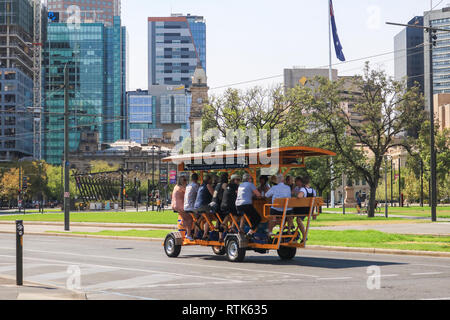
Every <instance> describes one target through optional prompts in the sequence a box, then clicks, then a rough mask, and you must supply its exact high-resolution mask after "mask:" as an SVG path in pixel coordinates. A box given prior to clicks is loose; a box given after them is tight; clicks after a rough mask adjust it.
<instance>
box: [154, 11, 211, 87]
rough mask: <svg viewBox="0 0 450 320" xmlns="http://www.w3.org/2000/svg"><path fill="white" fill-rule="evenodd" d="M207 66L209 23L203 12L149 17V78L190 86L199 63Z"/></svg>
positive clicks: (163, 83)
mask: <svg viewBox="0 0 450 320" xmlns="http://www.w3.org/2000/svg"><path fill="white" fill-rule="evenodd" d="M199 63H201V64H202V66H203V68H204V69H205V70H206V23H205V20H204V18H203V17H200V16H191V15H187V16H182V15H176V14H174V15H172V16H171V17H151V18H148V81H149V84H148V85H149V88H150V86H152V85H184V86H185V87H190V85H191V78H192V76H193V74H194V71H195V69H196V67H197V65H198V64H199Z"/></svg>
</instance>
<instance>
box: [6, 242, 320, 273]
mask: <svg viewBox="0 0 450 320" xmlns="http://www.w3.org/2000/svg"><path fill="white" fill-rule="evenodd" d="M0 249H9V250H13V249H11V248H0ZM27 251H28V252H37V253H50V254H61V255H71V256H77V257H91V258H105V259H112V260H123V261H139V262H146V263H159V264H169V265H179V266H190V267H199V266H201V267H204V268H216V269H228V270H236V271H241V272H242V271H248V272H250V273H254V272H255V270H252V269H244V268H236V267H226V266H211V265H199V264H193V263H183V262H181V263H180V262H174V261H158V260H146V259H136V258H120V257H110V256H99V255H94V256H92V255H86V254H78V253H70V252H57V251H43V250H32V249H26V250H25V252H27ZM258 272H262V273H270V274H280V275H287V276H303V277H311V278H319V276H316V275H311V274H302V273H287V272H279V271H268V270H258Z"/></svg>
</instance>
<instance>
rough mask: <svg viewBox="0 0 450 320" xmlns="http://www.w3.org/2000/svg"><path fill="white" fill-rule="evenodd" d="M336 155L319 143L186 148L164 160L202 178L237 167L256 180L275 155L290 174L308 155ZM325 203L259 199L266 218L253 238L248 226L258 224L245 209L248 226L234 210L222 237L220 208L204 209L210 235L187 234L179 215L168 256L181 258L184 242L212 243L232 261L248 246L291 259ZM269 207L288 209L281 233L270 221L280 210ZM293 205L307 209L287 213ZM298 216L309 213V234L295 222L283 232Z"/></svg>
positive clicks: (168, 239) (167, 242)
mask: <svg viewBox="0 0 450 320" xmlns="http://www.w3.org/2000/svg"><path fill="white" fill-rule="evenodd" d="M335 155H336V154H335V153H334V152H331V151H328V150H323V149H318V148H309V147H282V148H264V149H246V150H233V151H224V152H214V153H195V154H182V155H176V156H171V157H168V158H165V159H163V162H172V163H175V164H177V166H178V172H191V173H194V172H196V173H197V174H198V175H199V177H200V180H203V176H204V175H205V174H208V173H220V172H228V173H229V175H232V174H234V173H236V172H239V173H243V172H246V173H248V174H249V175H250V176H251V177H252V178H253V181H257V179H256V178H257V175H258V174H259V173H260V170H261V169H262V168H269V167H271V166H273V163H272V164H267V163H268V162H269V161H268V159H272V160H274V159H275V161H276V163H277V168H278V172H279V173H282V174H283V175H284V176H286V175H287V174H288V173H289V171H290V170H291V169H295V168H304V167H305V166H306V164H305V163H306V162H305V159H306V158H307V157H319V156H327V157H328V156H335ZM217 159H221V161H217ZM214 160H215V161H214ZM208 163H214V164H208ZM219 163H220V164H219ZM322 205H323V199H322V198H319V197H310V198H279V199H276V200H275V201H274V203H272V201H271V199H265V198H262V199H254V200H253V206H254V208H255V209H256V210H257V211H258V213H259V214H260V215H261V218H262V219H261V222H260V224H259V226H258V229H257V232H256V234H255V235H254V237H252V238H250V239H249V238H248V237H246V235H245V232H246V231H247V230H248V229H250V228H252V227H253V226H251V222H250V219H249V218H248V217H247V216H246V215H244V219H245V222H246V223H245V226H244V229H245V230H241V229H240V227H239V222H238V217H237V216H235V215H232V214H229V219H226V220H228V221H229V222H228V225H227V228H226V229H225V236H224V237H222V238H223V240H222V241H221V240H220V239H219V230H218V228H217V227H216V226H217V225H220V224H222V223H223V221H222V219H221V216H220V215H219V214H217V213H215V214H214V213H213V214H202V215H201V218H203V219H204V220H203V221H205V222H206V223H208V225H209V230H212V231H210V232H209V236H208V240H201V239H194V240H189V239H187V238H186V231H185V230H184V228H183V226H182V223H181V221H182V220H181V217H179V219H178V221H179V226H178V227H179V228H178V232H172V233H170V234H168V235H167V237H166V238H165V241H164V250H165V253H166V254H167V256H169V257H171V258H176V257H178V256H179V254H180V252H181V248H182V247H183V246H207V247H212V250H213V252H214V254H216V255H227V258H228V260H229V261H231V262H242V261H243V260H244V258H245V254H246V251H248V250H253V251H255V252H258V253H262V254H265V253H268V252H269V250H277V252H278V255H279V257H280V258H281V259H282V260H291V259H293V258H294V257H295V255H296V253H297V249H298V248H305V245H306V241H307V235H308V230H309V227H310V224H311V220H312V219H313V218H314V217H317V216H318V215H319V210H318V208H319V207H320V206H322ZM270 207H277V208H281V209H282V210H283V214H282V215H281V216H276V217H277V218H278V222H277V225H278V226H279V230H280V231H279V232H278V233H277V234H268V233H267V223H268V222H269V221H270V220H273V218H275V216H271V215H270ZM288 208H289V209H291V208H303V209H302V210H296V211H295V212H299V211H300V212H302V214H289V215H288V214H287V210H288ZM192 216H193V219H194V222H196V221H197V219H196V217H195V216H194V215H193V214H192ZM294 217H302V218H307V221H306V234H305V239H301V238H302V237H301V232H300V229H299V226H298V225H297V226H296V227H295V231H293V232H284V229H285V225H286V224H287V221H288V219H289V218H294ZM197 218H198V216H197ZM201 218H199V219H201ZM222 218H223V214H222ZM214 222H216V224H214ZM217 222H218V223H217ZM215 225H216V226H215ZM244 231H245V232H244Z"/></svg>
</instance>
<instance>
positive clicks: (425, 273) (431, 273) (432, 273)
mask: <svg viewBox="0 0 450 320" xmlns="http://www.w3.org/2000/svg"><path fill="white" fill-rule="evenodd" d="M434 274H442V272H421V273H411V275H412V276H428V275H434Z"/></svg>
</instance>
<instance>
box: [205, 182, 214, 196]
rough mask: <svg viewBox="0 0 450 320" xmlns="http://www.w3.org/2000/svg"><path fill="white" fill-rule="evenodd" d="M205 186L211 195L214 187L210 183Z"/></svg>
mask: <svg viewBox="0 0 450 320" xmlns="http://www.w3.org/2000/svg"><path fill="white" fill-rule="evenodd" d="M207 188H208V191H209V193H211V195H214V189H213V187H212V185H210V184H208V185H207Z"/></svg>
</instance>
